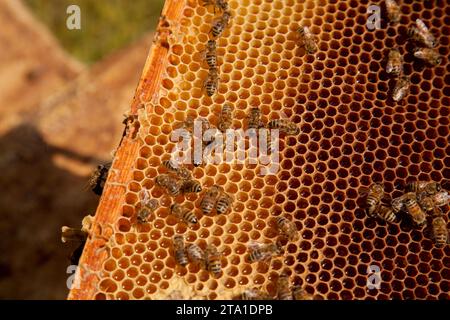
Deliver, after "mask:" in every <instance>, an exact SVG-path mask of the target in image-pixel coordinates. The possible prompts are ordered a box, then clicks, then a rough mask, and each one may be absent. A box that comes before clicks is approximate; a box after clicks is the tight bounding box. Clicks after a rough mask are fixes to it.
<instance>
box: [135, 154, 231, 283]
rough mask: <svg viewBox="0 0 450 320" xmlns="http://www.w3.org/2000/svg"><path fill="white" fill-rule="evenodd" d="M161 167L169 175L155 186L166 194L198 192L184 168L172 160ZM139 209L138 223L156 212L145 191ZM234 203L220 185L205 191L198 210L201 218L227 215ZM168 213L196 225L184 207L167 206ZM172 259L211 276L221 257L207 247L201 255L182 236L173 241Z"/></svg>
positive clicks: (198, 186) (155, 204)
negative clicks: (215, 214) (195, 267)
mask: <svg viewBox="0 0 450 320" xmlns="http://www.w3.org/2000/svg"><path fill="white" fill-rule="evenodd" d="M162 165H163V166H164V167H165V168H166V169H167V170H168V172H169V173H167V174H161V175H158V176H157V177H156V178H155V183H156V185H158V186H159V187H161V188H163V189H164V190H165V191H166V192H167V194H169V195H171V196H177V195H179V194H185V193H191V192H195V193H199V192H201V191H202V190H203V189H202V186H201V184H200V183H199V182H198V181H196V180H193V179H192V175H191V172H190V171H189V170H188V169H187V168H186V167H184V166H181V165H175V164H174V162H172V161H171V160H165V161H163V162H162ZM141 195H143V196H141V201H140V204H139V205H140V208H139V210H138V212H137V222H138V223H146V222H147V221H148V218H149V216H150V215H151V214H152V213H154V211H155V210H156V209H157V208H158V201H157V200H156V199H151V198H150V194H149V191H148V190H146V189H145V190H143V191H142V193H141ZM233 201H234V199H233V197H232V196H231V195H229V194H228V193H226V192H225V190H224V189H223V188H222V187H221V186H219V185H213V186H211V187H210V188H208V189H206V191H205V192H204V194H203V197H202V200H201V202H200V208H201V211H202V213H203V214H210V213H211V212H213V210H214V211H215V212H216V213H217V214H226V213H227V212H228V211H229V210H230V209H231V206H232V203H233ZM170 213H171V214H172V215H174V216H175V217H177V218H178V219H180V220H181V221H183V222H184V223H186V224H188V225H193V224H197V223H198V219H197V216H196V215H195V213H194V211H193V210H191V209H189V208H187V207H186V206H184V205H182V204H179V203H176V202H174V203H173V204H172V205H171V206H170ZM173 249H174V256H175V260H176V261H177V263H178V264H179V265H181V266H183V267H184V266H186V265H187V264H188V262H189V261H190V262H193V263H196V264H200V265H201V266H202V267H204V268H206V270H208V271H210V272H211V273H212V274H213V275H214V276H218V275H220V273H221V260H220V259H221V254H220V253H219V252H218V250H217V248H216V247H215V246H214V245H212V244H210V245H208V246H207V248H206V250H205V251H203V250H202V249H201V248H200V247H199V246H198V245H196V244H188V245H186V244H185V242H184V237H183V236H182V235H176V236H174V238H173Z"/></svg>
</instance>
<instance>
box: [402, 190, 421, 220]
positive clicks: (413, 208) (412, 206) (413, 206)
mask: <svg viewBox="0 0 450 320" xmlns="http://www.w3.org/2000/svg"><path fill="white" fill-rule="evenodd" d="M404 206H405V211H406V213H408V215H409V216H410V217H411V219H412V220H413V222H414V223H415V224H416V225H417V226H419V227H421V226H424V225H425V224H426V215H425V212H423V210H422V208H421V207H420V206H419V204H418V203H417V199H416V195H415V194H414V193H412V192H410V193H407V194H405V200H404Z"/></svg>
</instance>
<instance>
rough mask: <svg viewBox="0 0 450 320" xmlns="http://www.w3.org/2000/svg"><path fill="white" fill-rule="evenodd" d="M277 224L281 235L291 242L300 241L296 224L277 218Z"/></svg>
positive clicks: (283, 218)
mask: <svg viewBox="0 0 450 320" xmlns="http://www.w3.org/2000/svg"><path fill="white" fill-rule="evenodd" d="M276 224H277V227H278V230H279V231H280V233H281V234H283V235H284V236H286V237H287V238H288V239H289V240H291V241H293V240H297V239H298V232H297V227H296V226H295V223H293V222H292V221H289V220H288V219H286V218H285V217H277V219H276Z"/></svg>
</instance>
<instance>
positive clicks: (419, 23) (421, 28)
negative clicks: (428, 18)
mask: <svg viewBox="0 0 450 320" xmlns="http://www.w3.org/2000/svg"><path fill="white" fill-rule="evenodd" d="M416 25H417V28H418V29H419V31H420V32H421V33H422V32H429V31H428V27H427V26H426V24H425V23H424V22H423V21H422V20H420V19H416Z"/></svg>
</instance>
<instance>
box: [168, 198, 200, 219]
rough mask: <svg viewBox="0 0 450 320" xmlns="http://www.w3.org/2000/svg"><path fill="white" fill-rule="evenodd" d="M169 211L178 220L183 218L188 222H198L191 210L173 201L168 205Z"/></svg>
mask: <svg viewBox="0 0 450 320" xmlns="http://www.w3.org/2000/svg"><path fill="white" fill-rule="evenodd" d="M170 212H171V213H172V214H173V215H174V216H175V217H177V218H178V219H180V220H183V221H184V222H186V223H189V224H196V223H197V222H198V220H197V217H196V215H195V213H194V212H193V211H192V210H189V209H188V208H186V207H184V206H182V205H180V204H178V203H174V204H172V205H171V206H170Z"/></svg>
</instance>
